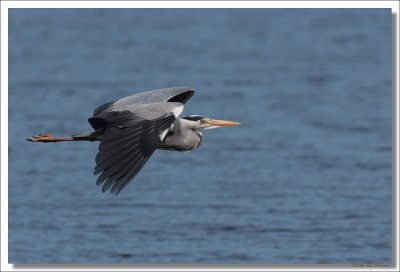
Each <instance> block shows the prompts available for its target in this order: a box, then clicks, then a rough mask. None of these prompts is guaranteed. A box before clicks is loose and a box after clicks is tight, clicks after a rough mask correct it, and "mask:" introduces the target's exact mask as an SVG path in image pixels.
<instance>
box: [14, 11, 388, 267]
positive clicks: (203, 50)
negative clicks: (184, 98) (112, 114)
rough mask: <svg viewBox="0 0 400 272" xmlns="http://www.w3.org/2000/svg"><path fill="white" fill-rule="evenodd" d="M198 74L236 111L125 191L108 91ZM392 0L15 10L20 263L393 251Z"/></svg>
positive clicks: (356, 259)
mask: <svg viewBox="0 0 400 272" xmlns="http://www.w3.org/2000/svg"><path fill="white" fill-rule="evenodd" d="M171 86H189V87H193V88H195V89H196V94H195V96H194V97H193V98H192V99H191V100H190V101H189V102H188V103H187V104H186V109H185V112H184V115H189V114H200V115H204V116H209V117H213V118H219V119H227V120H233V121H238V122H241V123H242V125H241V126H238V127H230V128H220V129H217V130H212V131H205V135H204V141H203V144H202V146H201V147H200V148H199V149H197V150H196V151H194V152H191V153H178V152H168V151H157V152H156V153H155V154H154V155H153V156H152V158H151V159H150V160H149V161H148V163H147V164H146V166H145V167H144V168H143V169H142V171H141V172H140V173H139V175H138V176H137V177H136V178H135V180H134V182H132V183H131V184H130V185H129V186H127V187H126V188H125V189H124V191H122V193H121V194H120V195H118V196H117V197H115V196H113V195H111V194H109V193H107V194H103V193H101V190H100V188H99V187H96V185H95V181H96V177H95V176H93V175H92V173H93V168H94V166H95V163H94V158H95V155H96V152H97V146H98V144H97V143H89V142H87V143H85V142H78V143H58V144H40V143H38V144H34V143H30V142H27V141H25V138H26V137H29V136H31V135H34V134H38V133H51V134H54V135H59V136H62V135H70V134H73V133H77V132H80V131H84V130H87V129H88V128H89V124H88V123H87V118H88V117H90V116H91V114H92V111H93V109H94V108H95V107H97V106H98V105H101V104H103V103H106V102H108V101H111V100H114V99H117V98H121V97H124V96H127V95H131V94H133V93H136V92H141V91H146V90H151V89H157V88H163V87H171ZM391 123H392V120H391V13H390V10H388V9H364V10H358V9H348V10H341V9H330V10H321V9H313V10H307V9H302V10H291V9H285V10H283V9H270V10H269V9H263V10H253V9H246V10H242V9H235V10H226V9H218V10H217V9H216V10H207V9H203V10H188V9H180V10H176V9H166V10H159V9H155V10H153V9H152V10H140V9H139V10H135V9H115V10H106V9H102V10H100V9H98V10H95V9H86V10H83V9H82V10H76V9H75V10H72V9H70V10H67V9H48V10H43V9H12V10H10V12H9V148H8V153H9V181H8V182H9V262H10V263H16V264H32V263H35V264H56V263H65V264H68V263H76V264H98V263H108V264H165V263H170V264H171V263H172V264H180V263H185V264H188V263H191V264H194V263H195V264H209V263H211V264H212V263H214V264H215V263H221V264H233V263H235V264H321V263H329V264H337V263H341V264H352V263H375V264H389V263H390V262H391V260H392V259H391V256H392V255H391V254H392V251H391V246H392V244H391V240H392V236H391V231H392V229H391V223H392V219H391V212H392V211H391V178H392V175H391V167H392V165H391V149H392V147H391Z"/></svg>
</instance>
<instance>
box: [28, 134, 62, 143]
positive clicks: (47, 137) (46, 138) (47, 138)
mask: <svg viewBox="0 0 400 272" xmlns="http://www.w3.org/2000/svg"><path fill="white" fill-rule="evenodd" d="M26 140H27V141H30V142H42V143H49V142H55V141H56V140H57V139H56V138H55V137H54V136H53V135H51V134H39V135H38V136H32V137H30V138H27V139H26Z"/></svg>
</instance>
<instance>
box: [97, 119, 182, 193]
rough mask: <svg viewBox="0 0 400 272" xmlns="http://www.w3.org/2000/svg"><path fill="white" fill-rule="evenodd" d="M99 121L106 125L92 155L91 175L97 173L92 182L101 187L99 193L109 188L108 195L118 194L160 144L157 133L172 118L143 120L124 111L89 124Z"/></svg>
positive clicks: (166, 126) (167, 125)
mask: <svg viewBox="0 0 400 272" xmlns="http://www.w3.org/2000/svg"><path fill="white" fill-rule="evenodd" d="M95 119H98V120H95ZM99 119H102V120H104V122H105V123H106V124H107V125H106V127H104V128H103V129H104V130H105V131H104V134H103V136H102V139H101V142H100V145H99V152H98V154H97V156H96V164H97V165H96V167H95V171H94V173H95V174H96V175H97V174H99V173H101V174H100V176H99V177H98V179H97V182H96V183H97V185H101V184H103V188H102V191H103V192H105V191H107V190H108V189H109V188H110V187H111V186H112V189H111V192H112V193H115V194H118V193H119V192H120V191H121V190H122V189H123V188H124V187H125V186H126V185H127V184H128V183H129V182H130V181H131V180H132V179H133V178H134V177H135V176H136V175H137V173H138V172H139V171H140V169H142V167H143V166H144V164H145V163H146V162H147V160H148V159H149V158H150V156H151V155H152V154H153V152H154V151H155V149H156V148H157V147H158V145H159V144H160V143H161V139H160V134H161V133H162V132H163V131H165V130H166V129H168V128H169V127H170V126H171V124H172V123H173V122H174V121H175V116H174V115H173V114H166V115H163V116H161V117H159V118H157V119H154V120H146V119H142V118H138V117H137V116H136V115H134V114H132V113H130V112H127V111H122V112H107V113H105V114H103V115H98V116H96V117H95V118H91V119H89V122H90V123H91V124H92V125H93V124H95V123H96V122H97V123H101V122H102V121H101V122H100V121H99Z"/></svg>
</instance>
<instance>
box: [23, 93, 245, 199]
mask: <svg viewBox="0 0 400 272" xmlns="http://www.w3.org/2000/svg"><path fill="white" fill-rule="evenodd" d="M193 94H194V90H193V89H191V88H186V87H174V88H166V89H159V90H153V91H148V92H143V93H138V94H134V95H131V96H128V97H125V98H122V99H119V100H116V101H113V102H109V103H106V104H104V105H102V106H100V107H98V108H96V109H95V110H94V113H93V116H92V117H90V118H89V120H88V121H89V123H90V125H91V126H92V129H91V130H89V131H86V132H82V133H78V134H74V135H72V136H71V137H54V136H52V135H50V134H39V135H38V136H32V137H30V138H27V140H28V141H31V142H43V143H49V142H64V141H100V144H99V150H98V153H97V156H96V167H95V168H94V174H95V175H98V174H100V175H99V176H98V178H97V182H96V184H97V185H99V186H100V185H102V186H103V187H102V191H103V192H105V191H107V190H108V189H109V188H111V193H114V194H118V193H119V192H120V191H121V190H122V189H123V188H124V187H125V186H126V185H128V184H129V182H130V181H131V180H132V179H133V178H134V177H135V176H136V175H137V174H138V172H139V171H140V170H141V169H142V167H143V166H144V164H145V163H146V162H147V160H148V159H149V158H150V156H151V155H152V154H153V152H154V151H155V150H156V149H162V150H172V151H183V152H185V151H193V150H195V149H196V148H198V147H199V146H200V144H201V142H202V137H203V134H202V133H201V130H205V129H211V128H217V127H221V126H236V125H239V123H237V122H232V121H224V120H216V119H212V118H207V117H203V116H199V115H191V116H187V117H183V118H178V117H179V115H180V114H181V113H182V111H183V107H184V104H185V103H186V102H187V101H188V100H189V99H190V98H191V97H192V96H193Z"/></svg>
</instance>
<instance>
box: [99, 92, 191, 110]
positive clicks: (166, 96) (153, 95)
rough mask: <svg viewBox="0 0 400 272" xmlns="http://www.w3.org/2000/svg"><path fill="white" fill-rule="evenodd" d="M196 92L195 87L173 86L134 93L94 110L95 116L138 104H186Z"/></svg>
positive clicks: (132, 107)
mask: <svg viewBox="0 0 400 272" xmlns="http://www.w3.org/2000/svg"><path fill="white" fill-rule="evenodd" d="M193 94H194V89H191V88H187V87H172V88H165V89H158V90H153V91H148V92H143V93H138V94H134V95H131V96H127V97H124V98H121V99H119V100H116V101H112V102H109V103H106V104H104V105H102V106H100V107H98V108H96V109H95V110H94V113H93V116H96V115H99V114H101V113H104V112H109V111H122V110H129V111H132V110H134V109H135V108H136V107H137V106H138V105H145V104H151V103H163V102H178V103H181V104H185V103H186V102H187V101H188V100H189V99H190V98H191V97H192V96H193Z"/></svg>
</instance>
